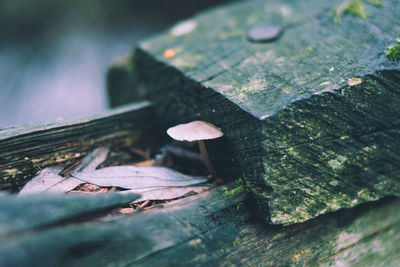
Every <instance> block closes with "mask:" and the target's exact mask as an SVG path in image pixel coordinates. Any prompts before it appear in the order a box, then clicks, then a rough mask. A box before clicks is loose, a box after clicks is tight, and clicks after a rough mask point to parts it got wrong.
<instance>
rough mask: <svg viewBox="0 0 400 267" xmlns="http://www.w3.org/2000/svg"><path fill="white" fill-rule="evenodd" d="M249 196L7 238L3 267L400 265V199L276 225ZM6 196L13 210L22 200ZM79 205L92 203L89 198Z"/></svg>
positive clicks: (216, 193)
mask: <svg viewBox="0 0 400 267" xmlns="http://www.w3.org/2000/svg"><path fill="white" fill-rule="evenodd" d="M98 197H99V196H97V199H99V198H98ZM104 197H105V196H104ZM248 197H249V195H248V194H247V193H245V192H243V191H242V190H237V188H236V189H235V188H231V187H230V186H228V187H224V188H219V189H215V190H212V191H210V192H206V193H203V194H200V195H197V196H193V197H188V198H185V199H182V200H178V201H175V202H173V203H169V204H166V205H164V207H162V208H158V209H153V210H149V211H147V212H144V213H139V214H136V215H125V216H122V217H121V218H119V219H118V218H114V219H113V220H112V221H111V222H110V221H109V220H107V219H103V220H99V219H97V220H95V221H88V220H86V221H84V222H82V221H81V222H79V221H76V218H75V220H73V219H72V220H69V221H68V220H65V219H64V220H63V221H64V222H66V223H64V224H57V223H50V224H46V225H44V226H42V227H36V228H33V229H32V228H31V229H30V231H19V232H18V231H13V232H12V234H5V233H0V238H1V240H2V242H1V243H0V266H26V265H29V266H105V265H114V266H136V265H139V266H176V265H179V266H189V265H191V266H192V265H207V264H212V265H222V266H223V265H256V266H259V265H263V266H288V265H293V266H299V265H306V266H310V265H322V266H332V265H335V264H337V265H339V264H342V265H351V266H354V265H356V266H364V265H365V264H367V265H373V266H376V265H381V266H395V265H398V264H399V263H400V257H399V255H400V254H399V253H398V252H399V250H400V242H399V241H400V213H399V212H398V210H399V208H400V201H399V199H385V200H381V201H379V202H376V203H372V204H367V205H361V206H359V207H356V208H352V209H349V210H342V211H338V212H335V213H332V214H328V215H324V216H319V217H318V218H315V219H312V220H309V221H308V222H305V223H302V224H297V225H292V226H287V227H282V226H278V227H277V226H271V225H269V226H267V225H262V224H259V223H254V222H253V221H252V220H251V217H250V214H249V213H248V209H247V208H246V207H245V206H246V202H247V201H248ZM6 198H9V199H8V200H7V203H8V204H9V205H12V203H13V202H14V201H16V200H18V198H10V197H6ZM64 198H65V199H63V201H60V203H61V202H63V203H65V202H64V200H66V199H67V197H64ZM4 199H5V198H2V200H4ZM94 199H96V198H94ZM76 201H77V199H76ZM79 201H82V202H80V203H83V204H85V203H86V201H88V199H86V198H82V199H80V200H79ZM116 202H117V201H116ZM21 203H22V202H21ZM40 203H42V202H41V201H36V202H34V203H33V204H40ZM44 203H47V204H46V205H49V204H48V202H47V201H45V202H44ZM74 203H76V202H74ZM39 207H40V206H39ZM52 207H55V208H60V207H62V205H53V206H52ZM35 209H39V208H38V207H35ZM1 211H2V216H3V217H4V214H6V216H9V215H10V214H11V215H12V216H15V220H16V221H17V222H18V221H19V220H22V221H26V216H24V215H23V213H22V212H16V211H12V210H10V209H5V210H3V209H2V210H1ZM53 211H54V210H53V209H42V210H41V211H40V214H41V216H43V217H45V218H53V216H52V215H50V214H51V212H53ZM30 214H33V213H30ZM357 264H358V265H357Z"/></svg>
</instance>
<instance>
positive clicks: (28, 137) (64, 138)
mask: <svg viewBox="0 0 400 267" xmlns="http://www.w3.org/2000/svg"><path fill="white" fill-rule="evenodd" d="M154 128H155V120H154V118H153V113H152V110H151V105H150V103H149V102H142V103H138V104H133V105H130V106H126V107H122V108H118V109H116V110H113V111H109V112H106V113H104V114H101V115H96V116H92V117H89V118H86V119H82V120H73V121H62V122H53V123H45V124H32V125H23V126H13V127H8V128H3V129H0V190H8V191H16V190H18V188H20V187H21V186H23V185H24V183H26V182H27V181H28V180H29V179H30V178H31V177H33V176H34V175H36V174H37V172H38V171H39V170H40V169H41V168H43V167H45V166H47V165H54V164H63V163H65V162H70V161H73V160H74V159H79V158H82V157H83V156H85V155H86V154H87V153H89V152H91V151H92V150H93V149H94V148H96V147H98V146H102V145H111V146H123V145H133V144H135V145H138V146H141V145H146V144H147V143H148V142H149V141H150V140H151V139H150V137H151V136H154V137H155V131H154ZM140 142H143V143H142V144H140Z"/></svg>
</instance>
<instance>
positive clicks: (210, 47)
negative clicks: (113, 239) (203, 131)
mask: <svg viewBox="0 0 400 267" xmlns="http://www.w3.org/2000/svg"><path fill="white" fill-rule="evenodd" d="M342 3H343V1H336V0H333V1H317V0H313V1H305V0H299V1H245V2H241V3H234V4H231V5H229V6H223V7H221V8H218V9H215V10H211V11H208V12H205V13H203V14H200V15H198V16H196V17H194V18H192V19H190V20H188V21H185V22H182V23H180V24H178V25H176V26H174V27H173V28H172V29H171V30H170V31H168V32H166V33H164V34H161V35H159V36H156V37H154V38H152V39H150V40H147V41H145V42H143V43H142V44H141V45H140V47H139V48H138V49H137V50H136V53H135V54H134V55H133V57H132V59H131V61H129V63H128V64H127V65H126V66H130V68H132V66H134V67H133V68H134V69H135V72H134V77H135V79H136V80H135V84H136V86H138V87H140V88H141V90H143V88H145V89H146V90H147V91H148V97H149V98H151V99H152V100H154V101H155V102H156V107H157V112H158V114H159V115H160V117H162V121H163V122H165V126H169V125H172V124H175V123H179V122H182V121H187V120H191V119H195V118H201V119H204V120H207V121H209V122H211V123H214V124H216V125H217V126H218V127H221V128H222V129H223V131H224V133H225V136H226V140H227V142H228V145H229V146H228V147H229V148H231V149H232V153H230V152H229V153H226V152H225V155H223V158H224V159H225V162H224V163H225V165H224V166H225V168H227V167H226V166H228V168H229V169H233V170H234V173H235V174H236V175H237V176H241V177H243V178H244V180H245V184H246V186H247V188H249V189H250V190H251V191H252V192H253V193H254V196H255V200H256V203H257V205H256V206H257V207H258V208H259V215H260V216H261V217H262V218H263V219H264V220H266V221H269V222H271V223H275V224H289V223H296V222H301V221H304V220H307V219H309V218H312V217H314V216H317V215H319V214H323V213H326V212H329V211H334V210H337V209H340V208H343V207H351V206H354V205H357V204H360V203H362V202H365V201H370V200H374V199H378V198H380V197H383V196H385V195H399V194H400V169H399V168H398V162H399V160H400V149H399V148H400V144H399V142H398V140H400V139H399V138H400V115H399V114H400V96H399V95H400V88H399V86H398V84H399V81H400V63H399V62H398V61H393V60H390V59H389V58H387V56H386V55H385V51H387V49H388V47H389V46H391V45H394V44H396V38H398V37H399V35H400V30H399V29H400V17H399V16H398V10H400V3H399V2H398V1H395V0H386V1H382V3H383V6H382V7H376V6H374V5H370V4H368V2H363V3H362V4H363V5H364V6H363V7H364V8H365V12H367V13H368V14H369V15H368V17H367V18H366V19H363V18H361V17H359V16H353V15H351V14H348V13H345V14H343V17H342V18H341V23H335V21H334V18H333V17H332V15H331V14H332V12H331V11H332V10H333V9H334V8H335V7H337V6H339V5H341V4H342ZM257 24H274V25H278V26H280V27H282V29H283V34H282V36H281V38H280V39H278V40H277V41H274V42H270V43H263V44H254V43H251V42H249V41H247V39H246V37H245V36H246V31H247V30H248V29H249V28H250V27H251V26H252V25H257ZM187 25H191V28H192V29H191V30H190V31H188V32H185V34H183V35H177V34H176V29H177V28H179V27H181V28H185V27H186V28H190V27H188V26H187ZM167 49H172V50H174V51H175V53H176V55H175V56H173V57H171V58H166V57H165V56H164V52H165V50H167ZM126 69H127V68H126ZM109 90H110V92H112V91H113V86H112V84H110V87H109ZM127 90H134V89H133V88H131V89H127ZM116 102H118V101H116ZM211 149H212V148H211ZM215 155H216V154H215V153H214V158H221V157H219V156H218V157H216V156H215Z"/></svg>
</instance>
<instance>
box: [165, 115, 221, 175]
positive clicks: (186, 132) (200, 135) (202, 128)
mask: <svg viewBox="0 0 400 267" xmlns="http://www.w3.org/2000/svg"><path fill="white" fill-rule="evenodd" d="M167 134H168V135H169V136H171V137H172V138H173V139H175V140H178V141H188V142H194V141H197V142H198V144H199V149H200V153H201V156H202V157H203V161H204V164H205V165H206V167H207V169H208V170H209V172H210V173H211V175H212V176H214V177H215V174H216V172H215V169H214V167H213V166H212V164H211V161H210V158H209V157H208V153H207V149H206V146H205V144H204V140H209V139H216V138H219V137H221V136H223V135H224V134H223V133H222V132H221V130H220V129H219V128H217V127H215V126H214V125H212V124H211V123H208V122H205V121H192V122H189V123H185V124H179V125H176V126H174V127H171V128H169V129H168V130H167Z"/></svg>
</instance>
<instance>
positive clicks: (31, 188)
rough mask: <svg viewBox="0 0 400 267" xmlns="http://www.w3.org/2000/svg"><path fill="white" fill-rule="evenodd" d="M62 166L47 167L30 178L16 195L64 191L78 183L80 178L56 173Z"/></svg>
mask: <svg viewBox="0 0 400 267" xmlns="http://www.w3.org/2000/svg"><path fill="white" fill-rule="evenodd" d="M62 169H63V168H62V167H60V166H53V167H47V168H45V169H43V170H42V171H41V172H40V173H39V175H37V176H36V177H34V178H33V179H32V180H30V181H29V182H28V183H27V184H26V185H25V186H24V187H23V188H22V189H21V191H20V192H19V194H18V196H23V195H29V194H37V193H42V192H52V193H65V192H68V191H70V190H72V189H74V188H75V187H77V186H78V185H80V184H82V183H83V182H82V181H81V180H78V179H76V178H73V177H67V178H64V177H61V176H60V175H58V174H59V173H60V171H61V170H62Z"/></svg>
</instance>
